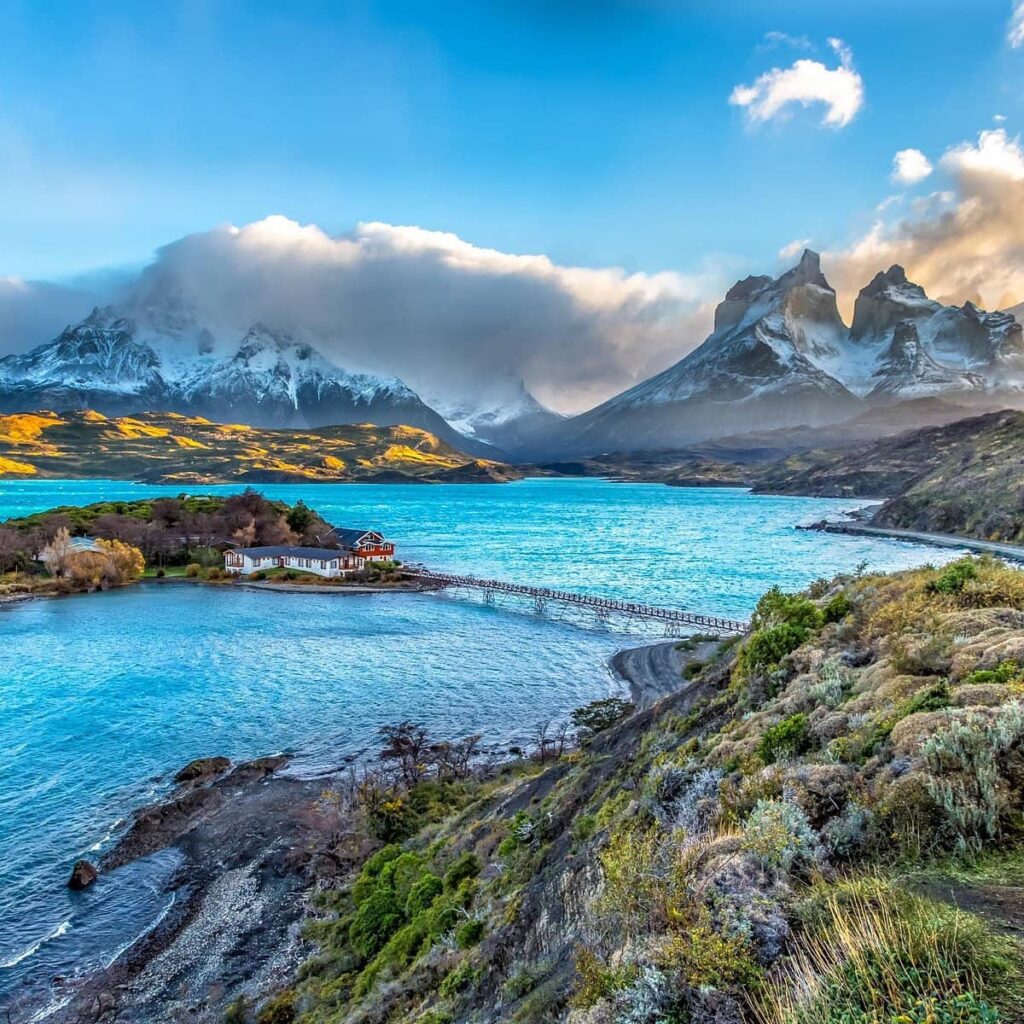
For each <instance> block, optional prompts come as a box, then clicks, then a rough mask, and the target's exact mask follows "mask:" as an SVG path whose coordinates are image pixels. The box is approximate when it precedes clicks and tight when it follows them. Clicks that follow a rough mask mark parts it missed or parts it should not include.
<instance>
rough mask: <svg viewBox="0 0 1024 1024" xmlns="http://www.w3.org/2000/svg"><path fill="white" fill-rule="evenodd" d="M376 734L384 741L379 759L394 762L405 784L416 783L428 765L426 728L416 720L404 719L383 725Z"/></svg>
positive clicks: (428, 740) (411, 784) (428, 739)
mask: <svg viewBox="0 0 1024 1024" xmlns="http://www.w3.org/2000/svg"><path fill="white" fill-rule="evenodd" d="M378 735H379V736H380V738H381V739H382V740H383V741H384V748H383V750H381V752H380V759H381V760H382V761H393V762H395V763H396V764H397V766H398V771H399V774H400V775H401V778H402V781H403V782H404V783H405V784H406V785H407V786H414V785H416V783H417V782H419V780H420V779H422V778H423V776H424V775H425V774H426V771H427V767H428V765H427V758H426V754H427V750H428V748H429V746H430V738H429V737H428V735H427V730H426V729H424V728H423V726H422V725H418V724H417V723H416V722H409V721H405V722H399V723H398V725H385V726H383V727H382V728H381V729H379V730H378Z"/></svg>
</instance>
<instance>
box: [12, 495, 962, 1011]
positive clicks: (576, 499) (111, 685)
mask: <svg viewBox="0 0 1024 1024" xmlns="http://www.w3.org/2000/svg"><path fill="white" fill-rule="evenodd" d="M237 489H238V488H237V487H220V488H217V487H210V488H203V490H204V491H219V492H225V493H226V492H229V491H233V490H237ZM180 490H181V488H180V487H161V486H149V485H140V484H130V483H125V482H119V481H97V480H90V481H27V482H0V519H3V518H6V517H8V516H12V515H19V514H23V513H26V512H31V511H38V510H41V509H46V508H51V507H54V506H56V505H60V504H84V503H86V502H91V501H98V500H105V499H118V498H133V497H140V496H147V495H155V494H176V493H178V492H179V491H180ZM260 490H261V491H263V492H264V493H265V494H267V495H268V496H269V497H273V498H281V499H283V500H285V501H288V502H294V501H295V500H297V499H298V498H302V499H304V500H305V501H306V502H307V504H309V505H310V506H312V507H313V508H316V509H317V510H318V511H319V512H320V513H321V514H322V515H323V516H324V518H326V519H327V520H329V521H331V522H334V523H336V524H338V525H347V526H360V527H376V528H379V529H382V530H383V531H384V532H385V533H386V534H387V535H388V537H389V538H390V539H393V540H394V541H395V542H396V543H397V545H398V554H399V557H401V558H403V559H405V560H407V561H421V562H424V563H426V564H428V565H429V566H431V567H432V568H436V569H444V570H451V571H457V572H464V573H468V574H475V575H484V576H488V577H493V578H503V579H508V580H514V581H519V582H530V583H537V584H542V585H550V586H557V587H560V588H563V589H572V590H577V591H581V592H587V593H592V594H600V595H604V596H608V597H617V598H625V599H632V600H638V601H643V602H645V603H648V604H660V605H665V606H668V607H676V608H687V609H691V610H695V611H704V612H709V613H713V614H719V615H726V616H731V617H746V616H747V615H749V613H750V611H751V609H752V608H753V605H754V603H755V602H756V600H757V598H758V597H759V596H760V594H761V593H763V592H764V590H766V589H767V588H768V587H769V586H771V585H773V584H779V585H781V586H782V587H784V588H795V587H799V586H802V585H804V584H806V583H808V582H809V581H811V580H812V579H814V578H816V577H819V576H830V575H833V574H835V573H837V572H841V571H847V570H850V569H852V568H853V567H854V566H856V565H857V564H859V563H861V562H866V563H868V565H869V566H870V567H871V568H873V569H896V568H901V567H906V566H911V565H919V564H922V563H924V562H926V561H935V562H938V561H944V560H947V559H949V558H951V557H954V556H955V552H950V551H944V552H943V551H938V550H933V549H928V548H924V547H918V546H914V545H909V544H903V543H899V542H892V541H886V540H881V539H876V538H866V537H865V538H861V537H842V536H835V535H830V534H821V533H813V532H804V531H798V530H795V529H794V528H793V527H794V526H795V525H797V524H799V523H806V522H811V521H813V520H815V519H820V518H822V517H823V516H825V515H827V514H830V513H834V512H836V511H838V510H840V509H847V508H850V507H853V505H854V504H856V503H851V502H848V501H832V500H814V499H805V498H790V497H762V496H753V495H750V494H748V493H746V492H745V491H740V490H732V489H682V488H668V487H662V486H659V485H652V484H614V483H610V482H606V481H602V480H593V479H582V480H581V479H572V480H526V481H522V482H519V483H514V484H507V485H502V486H486V485H469V484H467V485H454V484H453V485H436V486H401V485H331V484H321V485H264V486H261V487H260ZM528 611H529V609H528V608H527V607H525V606H518V607H516V606H514V605H510V606H508V607H488V606H485V605H483V604H481V603H477V602H474V601H469V600H458V599H453V598H451V597H446V596H441V595H368V596H358V595H348V596H331V595H327V596H316V595H291V594H268V593H258V592H253V591H243V590H225V589H221V588H213V587H199V586H194V585H189V584H184V583H180V584H173V583H172V584H144V585H141V586H138V587H133V588H129V589H125V590H119V591H112V592H109V593H105V594H97V595H89V596H83V597H74V598H67V599H63V600H54V601H34V602H29V603H25V604H20V605H13V606H8V607H5V608H0V864H2V865H3V885H2V887H0V1006H2V1005H3V1004H4V1003H5V1001H6V1002H9V1001H11V1000H12V999H13V998H14V997H15V994H17V995H18V996H19V997H20V996H21V994H23V993H24V992H25V991H31V990H33V989H37V988H39V987H41V986H46V985H47V984H48V982H49V980H50V979H51V978H52V977H53V976H54V975H57V974H61V975H64V976H69V975H72V974H74V973H75V972H78V971H86V970H89V969H92V968H95V967H96V966H98V965H99V964H101V963H105V962H106V961H108V960H109V959H110V958H111V957H113V956H114V955H115V954H116V953H117V952H118V950H119V949H121V948H122V947H123V946H124V944H125V943H126V942H128V941H130V940H131V938H133V937H134V936H135V935H137V934H138V933H139V932H140V930H142V929H144V928H146V927H148V926H150V925H151V924H152V923H153V921H154V920H155V919H156V917H157V916H158V915H159V914H160V913H162V912H163V911H164V910H165V909H166V906H167V901H168V898H169V897H168V896H167V894H166V892H165V891H164V890H163V888H162V884H163V882H164V881H165V880H166V878H167V877H168V876H169V873H170V872H171V871H172V870H173V867H174V863H173V857H172V855H170V854H161V855H157V856H156V857H154V858H149V859H148V860H147V861H145V862H142V863H139V864H136V865H129V866H128V867H126V868H123V869H121V870H120V871H117V872H113V873H112V874H111V875H109V876H103V877H101V880H100V882H98V883H97V884H96V885H95V886H93V887H92V888H91V889H89V890H87V891H86V892H84V893H77V894H76V893H71V892H69V891H68V890H67V889H66V887H65V882H66V879H67V875H68V872H69V871H70V867H71V865H72V863H73V862H74V861H75V860H76V859H77V858H78V857H80V856H88V857H90V858H93V859H94V858H95V857H97V856H98V854H99V853H100V852H102V850H103V849H104V847H105V846H106V845H107V844H109V842H110V841H111V837H112V835H114V834H115V832H116V827H117V823H118V821H119V820H120V819H123V818H124V817H125V816H126V815H127V814H128V813H130V811H131V810H132V809H133V808H135V807H137V806H139V805H140V804H142V803H145V802H147V801H149V800H152V799H153V798H154V797H156V796H159V795H160V794H161V793H162V792H164V791H165V790H166V788H167V780H168V777H169V774H173V772H174V771H175V770H176V769H177V768H179V767H180V766H181V765H183V764H184V763H185V762H187V761H188V760H190V759H191V758H193V757H198V756H201V755H208V754H226V755H228V756H230V757H233V758H236V759H240V758H247V757H252V756H257V755H260V754H266V753H271V752H276V751H280V750H289V751H293V752H295V753H296V755H297V759H296V762H295V765H294V768H293V770H295V771H298V772H303V773H311V772H318V771H322V770H324V769H327V768H330V767H332V766H336V765H338V764H340V763H342V762H343V760H344V759H345V758H346V757H347V756H351V755H359V754H360V753H365V752H366V751H368V750H372V748H373V745H374V739H375V733H376V730H377V729H379V728H380V726H382V725H384V724H388V723H393V722H396V721H400V720H402V719H404V718H414V719H416V720H418V721H422V722H424V723H425V724H426V725H428V726H429V727H430V728H431V731H432V732H434V733H435V734H436V735H438V736H446V737H456V736H460V735H464V734H466V733H468V732H476V731H479V732H483V733H484V734H485V738H486V739H487V740H488V741H490V742H491V743H493V744H499V743H514V742H522V741H524V740H527V739H528V734H529V731H530V729H531V727H532V726H533V725H534V724H535V723H537V722H540V721H542V720H545V719H555V720H557V719H564V717H565V716H566V715H567V714H568V712H569V711H570V710H571V709H572V708H574V707H577V706H579V705H580V704H583V703H585V702H587V701H589V700H593V699H595V698H597V697H603V696H607V695H608V694H609V693H611V692H613V691H614V690H615V687H616V684H615V682H614V681H613V680H612V679H611V677H610V675H609V673H608V671H607V668H606V666H605V662H606V659H607V658H608V657H609V656H610V655H611V654H612V653H614V651H616V650H617V649H619V648H621V647H626V646H632V645H635V644H637V643H641V642H643V640H644V639H645V637H643V636H642V635H635V634H630V633H628V632H623V631H621V627H620V631H619V632H615V631H609V630H607V629H603V628H599V626H598V624H597V623H596V622H592V621H588V620H586V619H581V620H579V623H578V624H577V625H572V624H569V623H566V622H563V621H558V620H557V619H549V618H538V617H536V616H535V615H531V614H527V612H528ZM580 625H582V626H583V627H585V628H579V627H580Z"/></svg>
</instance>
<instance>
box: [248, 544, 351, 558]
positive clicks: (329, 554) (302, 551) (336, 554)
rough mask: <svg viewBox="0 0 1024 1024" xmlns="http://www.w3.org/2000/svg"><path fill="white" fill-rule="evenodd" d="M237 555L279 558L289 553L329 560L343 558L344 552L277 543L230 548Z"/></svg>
mask: <svg viewBox="0 0 1024 1024" xmlns="http://www.w3.org/2000/svg"><path fill="white" fill-rule="evenodd" d="M231 550H232V551H234V552H236V553H237V554H239V555H249V557H250V558H251V557H254V556H255V557H256V558H280V557H281V556H282V555H291V556H292V558H316V559H321V560H323V561H330V560H331V559H332V558H344V557H345V552H344V551H339V550H338V549H337V548H290V547H287V546H286V545H278V546H277V547H269V548H231Z"/></svg>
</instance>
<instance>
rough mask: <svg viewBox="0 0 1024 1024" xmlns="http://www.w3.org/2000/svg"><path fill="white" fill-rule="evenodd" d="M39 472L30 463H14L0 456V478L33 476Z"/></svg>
mask: <svg viewBox="0 0 1024 1024" xmlns="http://www.w3.org/2000/svg"><path fill="white" fill-rule="evenodd" d="M38 472H39V470H38V469H36V467H35V466H33V465H32V463H31V462H15V460H14V459H5V458H4V457H3V456H2V455H0V476H7V475H10V474H18V475H20V476H35V474H36V473H38Z"/></svg>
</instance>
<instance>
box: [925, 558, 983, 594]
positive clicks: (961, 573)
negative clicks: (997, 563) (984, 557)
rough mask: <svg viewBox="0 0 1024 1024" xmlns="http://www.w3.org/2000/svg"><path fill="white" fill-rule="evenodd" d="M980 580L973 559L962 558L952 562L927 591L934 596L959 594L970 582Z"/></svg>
mask: <svg viewBox="0 0 1024 1024" xmlns="http://www.w3.org/2000/svg"><path fill="white" fill-rule="evenodd" d="M977 578H978V569H977V566H976V565H975V562H974V559H973V558H961V559H959V560H958V561H956V562H950V564H949V565H947V566H946V568H945V569H943V570H942V572H940V573H939V575H938V576H936V577H935V579H934V580H932V581H931V582H930V583H929V584H928V586H927V589H928V590H929V591H930V592H931V593H933V594H959V593H960V591H962V590H963V589H964V585H965V584H966V583H967V582H968V580H976V579H977Z"/></svg>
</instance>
